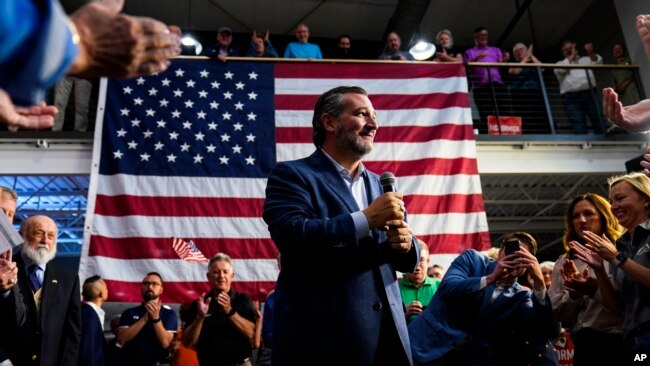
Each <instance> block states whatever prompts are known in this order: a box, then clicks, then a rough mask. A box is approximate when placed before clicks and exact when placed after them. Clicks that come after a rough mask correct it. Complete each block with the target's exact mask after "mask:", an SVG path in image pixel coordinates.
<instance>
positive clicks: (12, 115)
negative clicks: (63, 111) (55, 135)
mask: <svg viewBox="0 0 650 366" xmlns="http://www.w3.org/2000/svg"><path fill="white" fill-rule="evenodd" d="M58 111H59V110H58V109H57V108H56V107H55V106H52V105H49V106H48V105H45V104H44V103H43V104H38V105H34V106H31V107H18V106H16V105H14V103H13V102H12V101H11V97H10V96H9V94H7V92H5V91H4V90H2V89H0V123H4V124H6V125H9V126H17V127H22V128H28V129H35V130H38V129H43V128H49V127H52V126H53V125H54V115H55V114H57V113H58Z"/></svg>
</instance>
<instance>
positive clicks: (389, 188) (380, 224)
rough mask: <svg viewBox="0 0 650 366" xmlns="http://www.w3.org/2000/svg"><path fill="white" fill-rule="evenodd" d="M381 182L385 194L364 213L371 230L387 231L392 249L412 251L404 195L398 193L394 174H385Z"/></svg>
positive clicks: (411, 235) (403, 251)
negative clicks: (405, 218)
mask: <svg viewBox="0 0 650 366" xmlns="http://www.w3.org/2000/svg"><path fill="white" fill-rule="evenodd" d="M380 181H381V185H382V187H383V190H384V194H382V195H381V196H379V197H377V199H375V200H374V201H372V202H371V203H370V205H369V206H368V208H366V209H365V210H363V213H364V214H365V215H366V219H367V220H368V224H369V225H370V229H379V230H382V231H386V232H387V233H386V235H387V236H388V242H389V244H390V246H391V248H392V249H394V250H396V251H398V252H401V253H406V252H408V251H409V250H410V249H411V245H412V241H413V233H412V232H411V229H410V228H409V225H408V223H407V222H406V221H404V217H405V214H406V208H405V207H404V201H403V200H402V198H403V197H404V195H403V194H402V193H399V192H396V190H397V189H396V187H395V176H394V175H393V173H391V172H385V173H383V174H382V175H381V177H380Z"/></svg>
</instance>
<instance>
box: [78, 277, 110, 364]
mask: <svg viewBox="0 0 650 366" xmlns="http://www.w3.org/2000/svg"><path fill="white" fill-rule="evenodd" d="M81 295H82V296H83V299H84V302H83V304H81V352H80V353H79V366H104V365H105V364H106V356H105V352H104V350H105V349H106V339H105V338H104V316H105V315H106V313H105V312H104V310H103V309H102V304H104V302H105V301H106V300H108V287H106V282H104V280H102V278H101V277H99V276H92V277H88V278H87V279H86V280H85V281H84V284H83V286H82V288H81Z"/></svg>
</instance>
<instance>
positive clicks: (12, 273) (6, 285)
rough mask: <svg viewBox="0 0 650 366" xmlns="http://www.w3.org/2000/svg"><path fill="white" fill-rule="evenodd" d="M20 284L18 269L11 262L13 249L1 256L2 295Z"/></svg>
mask: <svg viewBox="0 0 650 366" xmlns="http://www.w3.org/2000/svg"><path fill="white" fill-rule="evenodd" d="M17 282H18V267H17V266H16V262H13V261H12V260H11V249H9V250H8V251H6V252H4V253H2V255H1V256H0V293H2V292H7V291H9V290H11V288H12V287H14V286H15V285H16V283H17Z"/></svg>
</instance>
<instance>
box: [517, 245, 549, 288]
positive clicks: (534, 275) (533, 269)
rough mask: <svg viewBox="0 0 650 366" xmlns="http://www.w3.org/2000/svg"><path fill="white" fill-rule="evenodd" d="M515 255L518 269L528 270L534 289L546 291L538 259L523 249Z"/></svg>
mask: <svg viewBox="0 0 650 366" xmlns="http://www.w3.org/2000/svg"><path fill="white" fill-rule="evenodd" d="M515 254H516V255H517V258H516V259H515V260H514V262H515V263H516V265H517V267H518V268H526V270H527V271H528V275H529V276H530V278H531V279H532V281H533V288H534V289H535V290H538V291H541V290H543V289H545V288H546V285H545V284H544V275H543V274H542V268H541V267H540V266H539V261H537V258H536V257H535V256H534V255H532V254H531V253H530V252H529V251H528V250H526V249H524V248H523V247H520V248H519V250H518V251H516V252H515Z"/></svg>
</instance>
